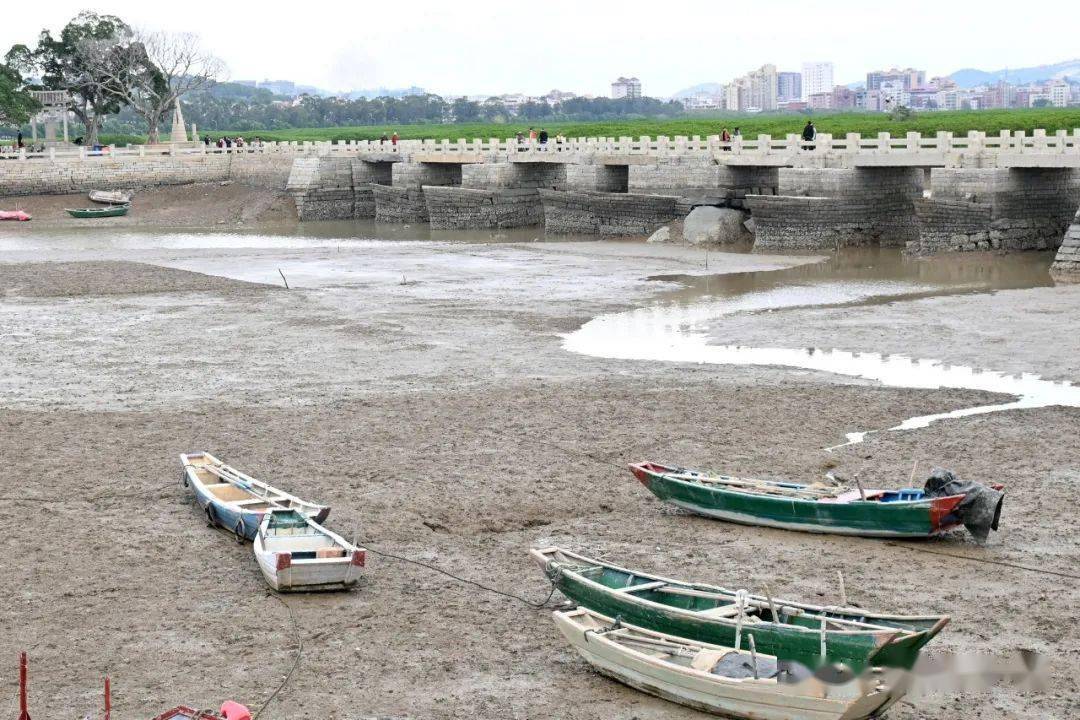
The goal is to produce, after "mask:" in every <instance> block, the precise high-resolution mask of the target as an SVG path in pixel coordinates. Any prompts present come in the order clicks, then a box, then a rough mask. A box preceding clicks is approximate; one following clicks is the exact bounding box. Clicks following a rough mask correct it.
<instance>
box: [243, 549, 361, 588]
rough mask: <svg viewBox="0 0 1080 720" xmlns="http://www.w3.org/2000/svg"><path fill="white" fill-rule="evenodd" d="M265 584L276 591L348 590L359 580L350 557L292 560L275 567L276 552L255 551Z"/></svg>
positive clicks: (358, 570) (356, 569)
mask: <svg viewBox="0 0 1080 720" xmlns="http://www.w3.org/2000/svg"><path fill="white" fill-rule="evenodd" d="M255 560H256V562H257V563H258V564H259V570H260V571H261V572H262V575H263V578H264V579H265V580H266V584H267V585H269V586H270V587H271V588H273V589H274V590H276V591H278V592H319V591H330V590H348V589H350V588H353V587H355V586H356V584H357V583H358V582H359V581H360V568H358V567H356V566H355V565H353V564H352V559H351V558H340V559H338V558H334V559H332V560H294V561H293V562H292V564H291V565H289V567H287V568H284V569H282V570H278V569H277V553H272V552H260V551H259V550H258V549H256V550H255Z"/></svg>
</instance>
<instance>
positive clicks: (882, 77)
mask: <svg viewBox="0 0 1080 720" xmlns="http://www.w3.org/2000/svg"><path fill="white" fill-rule="evenodd" d="M885 83H891V84H894V85H895V84H896V83H899V84H900V85H902V86H903V88H904V89H905V90H916V89H918V88H921V87H924V86H925V85H926V71H925V70H916V69H915V68H905V69H904V70H900V69H898V68H893V69H892V70H875V71H873V72H868V73H866V89H867V90H880V89H881V86H882V85H884V84H885Z"/></svg>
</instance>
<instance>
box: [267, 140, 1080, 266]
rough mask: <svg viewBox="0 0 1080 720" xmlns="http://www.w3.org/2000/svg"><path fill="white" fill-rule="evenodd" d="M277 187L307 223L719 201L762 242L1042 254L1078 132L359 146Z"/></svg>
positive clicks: (559, 214)
mask: <svg viewBox="0 0 1080 720" xmlns="http://www.w3.org/2000/svg"><path fill="white" fill-rule="evenodd" d="M288 189H289V191H290V192H291V193H292V194H293V196H294V197H295V198H296V202H297V208H298V211H299V213H300V215H301V217H304V218H314V217H337V218H341V217H375V218H376V219H377V220H385V221H402V222H419V221H427V222H430V223H431V225H432V226H433V227H439V228H502V227H517V226H524V225H535V224H544V225H545V226H546V228H547V230H548V231H549V232H567V233H571V232H574V233H594V234H648V233H650V232H652V231H653V230H654V229H656V228H657V227H659V226H660V225H662V224H665V223H667V222H670V221H671V220H674V219H677V218H679V217H681V216H683V215H685V214H686V213H687V212H689V210H690V209H691V208H692V207H694V206H695V205H720V206H734V207H739V208H742V209H745V210H747V211H749V212H750V213H752V215H753V217H754V219H755V225H756V240H755V246H756V247H758V248H761V249H775V250H792V249H799V250H816V249H823V248H827V249H833V248H836V247H841V246H852V245H867V244H875V245H894V246H901V247H905V248H906V249H907V251H908V252H911V253H915V254H932V253H939V252H948V251H973V250H991V249H999V250H1028V249H1053V248H1057V247H1059V246H1060V245H1061V243H1062V239H1063V238H1064V236H1065V231H1066V229H1067V227H1068V226H1069V223H1070V220H1071V219H1072V218H1073V215H1074V214H1075V212H1076V209H1077V207H1080V130H1075V131H1073V132H1071V133H1070V132H1065V131H1059V132H1057V133H1054V134H1052V135H1051V134H1048V133H1045V132H1042V131H1035V132H1034V133H1032V134H1027V133H1024V132H1007V131H1006V132H1001V133H999V134H996V135H986V134H985V133H978V132H972V133H969V134H968V135H966V136H963V137H954V136H953V135H952V134H951V133H945V132H942V133H938V134H936V135H934V136H932V137H924V136H922V135H919V134H917V133H909V134H908V135H906V136H904V137H900V138H894V137H891V136H889V135H887V134H882V135H879V136H877V137H875V138H863V137H861V136H860V135H856V134H849V135H846V136H844V137H842V138H834V137H832V136H830V135H826V134H822V135H819V136H818V137H817V138H816V139H815V140H814V141H812V142H807V141H803V140H802V139H801V138H800V137H798V136H795V135H790V136H788V137H786V138H784V139H775V138H772V137H769V136H759V137H758V138H756V139H754V140H743V139H738V138H737V139H735V140H734V141H733V142H730V143H722V142H720V141H719V138H718V137H708V138H704V139H702V138H699V137H693V138H683V137H676V138H666V137H659V138H655V139H653V138H647V137H644V138H638V139H633V138H618V139H616V138H575V139H570V140H561V139H560V140H552V141H550V142H548V143H546V144H540V143H537V142H535V141H524V142H517V141H512V140H511V141H502V140H487V141H484V140H472V141H467V140H459V141H457V142H451V141H448V140H444V141H402V142H401V143H399V144H398V145H396V146H394V145H389V144H386V143H374V142H359V143H348V144H344V145H324V146H322V147H321V148H319V149H317V150H315V151H314V152H313V153H312V154H311V155H310V156H308V157H304V158H300V159H297V160H296V161H295V163H294V166H293V173H292V175H291V176H290V179H289V183H288Z"/></svg>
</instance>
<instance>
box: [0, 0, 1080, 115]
mask: <svg viewBox="0 0 1080 720" xmlns="http://www.w3.org/2000/svg"><path fill="white" fill-rule="evenodd" d="M751 5H753V7H750V6H751ZM86 7H87V4H86V3H85V2H68V1H66V0H55V1H54V2H50V3H46V4H44V5H41V6H36V7H34V9H33V11H32V12H24V13H20V14H19V20H18V22H12V21H6V22H2V23H0V52H6V51H7V48H8V47H9V46H10V45H12V44H13V43H16V42H24V43H28V44H29V43H32V42H33V41H34V39H35V38H36V37H37V33H38V31H39V29H40V28H41V27H45V26H47V27H50V28H52V29H54V30H58V29H59V28H61V27H62V26H63V25H64V23H66V21H67V20H68V19H70V18H71V17H72V16H73V15H75V13H77V12H78V11H79V10H82V9H84V8H86ZM92 7H93V8H94V9H95V10H96V11H97V12H102V13H113V14H116V15H119V16H120V17H122V18H124V19H125V20H126V21H128V22H129V23H131V24H133V25H137V26H141V27H146V28H149V29H155V30H171V31H185V32H197V33H199V34H200V35H201V36H202V38H203V40H204V42H205V43H206V45H207V46H208V47H209V48H210V49H211V50H213V51H214V52H215V53H216V54H217V55H218V56H219V57H221V58H222V59H223V60H224V61H225V63H226V64H227V65H228V67H229V79H232V80H263V79H283V80H293V81H295V82H297V83H302V84H311V85H317V86H319V87H324V88H327V89H330V90H350V89H363V88H375V87H407V86H409V85H419V86H421V87H423V88H425V89H427V90H430V91H432V92H436V93H440V94H444V95H450V94H501V93H506V92H524V93H527V94H542V93H545V92H547V91H548V90H551V89H552V88H558V89H560V90H568V91H573V92H578V93H592V94H596V95H606V94H608V92H609V90H610V87H609V86H610V82H611V81H612V80H613V79H615V78H616V77H618V76H619V75H627V76H630V75H636V76H637V77H639V78H641V80H642V84H643V86H644V91H645V93H646V94H647V95H655V96H658V97H659V96H667V95H670V94H671V93H674V92H676V91H677V90H680V89H682V88H684V87H687V86H689V85H694V84H697V83H700V82H713V81H717V82H725V81H727V80H730V79H731V78H733V77H735V76H738V75H741V74H743V73H745V72H746V71H748V70H751V69H753V68H756V67H758V66H760V65H762V64H764V63H767V62H772V63H775V64H776V65H777V66H778V67H779V68H780V69H781V70H799V69H800V68H801V66H802V62H804V61H815V60H831V61H833V62H834V63H835V64H836V81H837V82H838V83H849V82H854V81H856V80H860V79H862V78H863V77H864V76H865V73H866V71H867V70H873V69H879V68H883V67H893V66H896V65H898V66H901V67H907V66H914V67H918V68H922V69H925V70H927V71H928V73H929V76H933V75H939V74H948V73H951V72H953V71H955V70H958V69H961V68H965V67H975V68H979V69H982V70H997V69H1001V68H1003V67H1025V66H1030V65H1042V64H1048V63H1055V62H1059V61H1062V60H1071V59H1073V58H1075V57H1077V56H1080V42H1078V41H1077V37H1078V36H1077V32H1078V28H1080V2H1077V1H1076V0H1044V2H1041V3H1038V4H1037V5H1032V6H1024V5H1009V4H1006V3H997V2H989V3H981V4H978V3H971V2H956V1H954V0H934V1H928V0H897V1H896V2H889V3H882V4H881V6H880V7H878V6H877V4H876V3H873V2H866V0H853V1H849V0H836V1H834V2H829V1H828V0H825V1H823V2H817V3H814V2H810V1H809V0H798V1H794V0H773V2H769V3H753V4H751V3H737V2H716V1H715V0H713V1H711V2H668V3H663V4H661V5H655V4H653V5H652V7H653V8H662V10H661V11H658V10H656V9H653V10H649V11H646V10H638V9H636V8H635V7H634V6H633V5H632V4H631V3H626V2H620V3H616V2H607V1H600V2H589V1H588V0H575V1H566V0H537V1H535V2H525V3H513V2H507V1H506V0H501V1H499V2H490V1H489V0H465V1H464V2H457V3H447V2H445V1H444V2H430V1H429V0H408V1H406V2H401V3H398V2H393V1H392V0H385V1H384V2H380V3H365V2H356V1H355V0H354V1H352V2H337V1H331V0H308V1H307V2H304V3H301V4H294V3H289V4H285V3H281V4H280V5H278V7H280V8H281V9H280V10H273V9H271V8H273V7H274V4H273V3H260V4H259V5H258V9H257V10H249V9H248V8H246V7H244V4H243V3H228V2H209V1H208V0H181V2H179V3H164V4H163V3H160V2H145V0H138V1H136V0H112V1H110V0H99V1H97V2H95V3H94V5H93V6H92ZM166 8H176V13H175V17H174V18H170V19H169V20H165V19H164V14H163V11H165V9H166Z"/></svg>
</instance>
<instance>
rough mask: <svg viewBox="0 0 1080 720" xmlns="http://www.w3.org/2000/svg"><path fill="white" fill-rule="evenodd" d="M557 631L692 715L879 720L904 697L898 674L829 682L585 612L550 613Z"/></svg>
mask: <svg viewBox="0 0 1080 720" xmlns="http://www.w3.org/2000/svg"><path fill="white" fill-rule="evenodd" d="M554 618H555V625H556V626H557V627H558V628H559V632H561V633H562V635H563V636H564V637H565V638H566V639H567V640H568V641H569V642H570V645H571V646H572V647H573V648H574V650H576V651H577V653H578V654H579V655H581V657H582V658H584V659H585V661H586V662H588V663H589V664H590V665H592V666H593V667H594V668H595V669H596V670H598V671H599V672H600V673H602V674H604V675H607V676H608V677H611V678H613V679H615V680H618V681H619V682H621V683H624V684H626V685H629V686H630V687H633V688H637V689H638V690H641V691H642V692H645V693H648V694H650V695H654V696H656V697H660V698H664V699H665V700H670V701H672V702H676V703H679V704H680V705H686V706H688V707H692V708H695V709H697V710H704V711H705V712H711V713H715V714H717V715H724V716H727V717H734V718H746V719H748V720H861V719H862V718H871V717H874V718H877V717H881V715H882V714H883V713H884V712H885V710H886V709H888V708H889V707H890V706H891V705H892V704H893V703H895V702H896V701H897V700H899V699H900V698H901V697H903V695H904V692H905V691H906V687H907V686H906V683H905V682H904V680H903V678H902V677H899V676H898V673H897V672H896V671H893V672H885V671H880V670H872V671H869V672H867V673H865V674H864V675H862V676H858V677H853V678H850V679H847V680H846V682H841V683H836V684H830V683H827V682H824V681H822V680H820V679H819V678H817V677H815V676H813V675H807V676H799V675H794V676H793V675H792V673H791V672H790V671H789V669H788V668H787V667H786V665H785V663H784V662H783V661H781V660H779V659H778V658H776V657H775V656H772V655H769V654H766V653H761V652H747V651H740V650H737V649H735V648H732V647H729V646H724V645H716V644H710V643H702V642H698V641H694V640H686V639H683V638H679V637H676V636H673V635H667V634H664V633H658V632H655V631H652V630H648V629H646V628H641V627H636V626H633V625H627V624H624V623H623V622H622V621H619V622H615V621H613V620H612V619H611V618H609V617H606V616H604V615H602V614H599V613H595V612H593V611H591V610H587V609H583V608H579V609H577V610H573V611H569V612H556V613H555V614H554Z"/></svg>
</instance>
